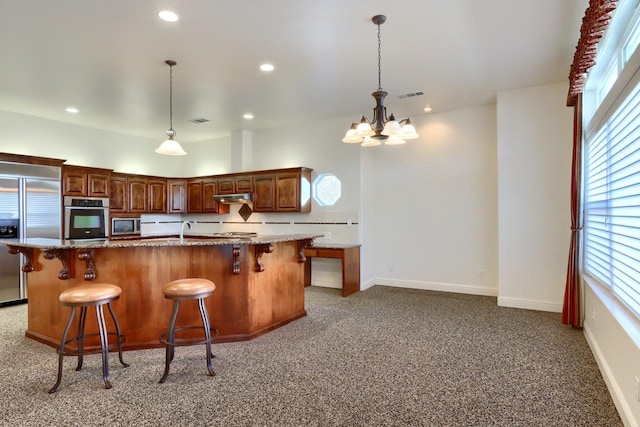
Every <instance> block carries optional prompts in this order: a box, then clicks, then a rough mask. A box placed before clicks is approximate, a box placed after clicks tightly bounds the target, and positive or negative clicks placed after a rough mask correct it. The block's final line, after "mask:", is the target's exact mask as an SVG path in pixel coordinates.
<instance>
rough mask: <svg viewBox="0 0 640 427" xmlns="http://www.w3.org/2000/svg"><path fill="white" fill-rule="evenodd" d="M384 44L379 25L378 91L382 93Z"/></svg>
mask: <svg viewBox="0 0 640 427" xmlns="http://www.w3.org/2000/svg"><path fill="white" fill-rule="evenodd" d="M381 46H382V42H381V41H380V24H378V90H379V91H382V77H381V75H382V72H381V66H380V58H381V57H382V53H381V52H382V48H381Z"/></svg>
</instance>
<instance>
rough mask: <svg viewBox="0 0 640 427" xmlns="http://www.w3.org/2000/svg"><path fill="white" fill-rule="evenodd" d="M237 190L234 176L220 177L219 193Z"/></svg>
mask: <svg viewBox="0 0 640 427" xmlns="http://www.w3.org/2000/svg"><path fill="white" fill-rule="evenodd" d="M235 192H236V181H235V179H234V177H232V176H230V177H224V178H218V194H233V193H235Z"/></svg>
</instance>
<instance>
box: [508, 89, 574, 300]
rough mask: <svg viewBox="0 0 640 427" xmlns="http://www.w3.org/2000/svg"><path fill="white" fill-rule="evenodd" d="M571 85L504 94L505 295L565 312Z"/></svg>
mask: <svg viewBox="0 0 640 427" xmlns="http://www.w3.org/2000/svg"><path fill="white" fill-rule="evenodd" d="M567 90H568V86H567V84H566V83H559V84H555V85H548V86H539V87H532V88H527V89H519V90H513V91H509V92H502V93H499V94H498V194H499V202H498V220H499V231H498V233H499V259H500V266H499V290H498V292H499V298H498V304H499V305H502V306H509V307H520V308H530V309H536V310H546V311H558V312H559V311H562V301H563V295H564V288H565V278H566V271H567V270H566V269H567V259H568V258H567V257H568V254H569V238H570V229H569V228H570V225H571V222H570V209H569V208H570V206H569V203H570V184H571V179H570V176H571V150H572V139H573V111H572V109H571V108H568V107H566V98H567Z"/></svg>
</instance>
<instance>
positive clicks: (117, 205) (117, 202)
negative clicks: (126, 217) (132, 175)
mask: <svg viewBox="0 0 640 427" xmlns="http://www.w3.org/2000/svg"><path fill="white" fill-rule="evenodd" d="M109 187H110V193H109V194H110V195H109V211H110V213H111V214H114V213H115V214H118V213H126V212H129V184H128V180H127V177H125V176H121V175H115V174H114V175H111V178H110V179H109Z"/></svg>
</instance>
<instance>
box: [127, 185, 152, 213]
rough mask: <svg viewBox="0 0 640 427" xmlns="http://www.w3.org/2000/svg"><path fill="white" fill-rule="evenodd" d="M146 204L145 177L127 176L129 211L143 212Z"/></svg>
mask: <svg viewBox="0 0 640 427" xmlns="http://www.w3.org/2000/svg"><path fill="white" fill-rule="evenodd" d="M147 205H148V203H147V180H146V178H129V212H134V213H145V212H146V211H147Z"/></svg>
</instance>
